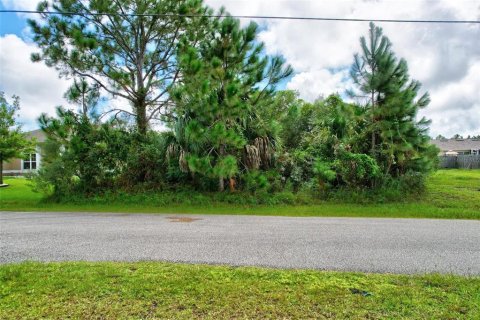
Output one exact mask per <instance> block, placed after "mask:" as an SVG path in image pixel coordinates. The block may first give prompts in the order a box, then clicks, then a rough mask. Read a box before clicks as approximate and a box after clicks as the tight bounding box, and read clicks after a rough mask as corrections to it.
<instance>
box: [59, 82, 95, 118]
mask: <svg viewBox="0 0 480 320" xmlns="http://www.w3.org/2000/svg"><path fill="white" fill-rule="evenodd" d="M65 98H66V99H67V101H69V102H71V103H74V104H77V105H78V106H79V109H80V114H81V115H82V116H84V117H86V118H88V117H96V114H95V112H96V110H95V107H96V106H97V103H98V101H99V99H100V86H99V85H98V84H97V83H94V84H89V83H88V81H87V80H85V78H80V79H74V81H73V84H72V86H71V87H70V88H69V89H68V90H67V92H66V93H65Z"/></svg>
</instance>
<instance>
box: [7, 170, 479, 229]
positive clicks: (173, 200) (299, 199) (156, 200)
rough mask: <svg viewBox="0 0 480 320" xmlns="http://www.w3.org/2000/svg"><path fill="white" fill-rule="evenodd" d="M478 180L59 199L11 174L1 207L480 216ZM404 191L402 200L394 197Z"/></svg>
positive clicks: (465, 176)
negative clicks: (419, 190)
mask: <svg viewBox="0 0 480 320" xmlns="http://www.w3.org/2000/svg"><path fill="white" fill-rule="evenodd" d="M479 181H480V171H478V170H476V171H475V170H472V171H468V170H440V171H438V172H436V173H434V174H433V175H432V176H429V177H428V179H427V188H426V191H425V193H424V194H422V195H421V196H415V195H407V194H406V193H405V192H401V193H399V194H394V195H388V193H390V192H392V190H391V189H388V188H387V189H385V190H386V191H384V192H383V194H382V193H379V192H377V193H375V194H372V193H371V191H369V190H357V191H352V190H345V191H343V190H337V191H336V192H335V194H334V196H332V197H330V199H329V200H319V199H316V198H313V197H312V196H310V195H308V194H304V193H303V192H298V193H296V194H294V193H292V192H280V193H274V194H267V193H262V192H258V191H257V193H256V194H252V193H250V192H235V193H228V192H224V193H218V192H209V193H206V192H199V191H192V190H183V191H181V190H176V191H174V192H173V191H170V192H161V193H159V192H156V191H148V192H139V193H136V194H129V193H124V192H116V193H109V194H103V195H98V196H94V197H85V196H84V195H81V194H80V195H70V196H68V197H64V198H62V199H61V200H60V201H54V200H53V199H51V198H50V199H45V198H43V197H42V195H41V194H40V193H35V192H32V190H31V188H30V186H29V182H28V181H27V180H25V179H20V178H7V180H6V182H7V183H9V184H10V186H11V187H9V188H3V189H0V210H10V211H88V212H94V211H97V212H123V213H125V212H131V213H135V212H138V213H142V212H144V213H197V214H251V215H283V216H298V217H301V216H327V217H332V216H336V217H389V218H441V219H477V220H479V219H480V191H479V190H480V184H479ZM379 190H382V189H379ZM402 195H403V197H402V198H401V200H397V201H392V199H393V198H395V199H398V198H400V197H401V196H402ZM369 199H370V200H369Z"/></svg>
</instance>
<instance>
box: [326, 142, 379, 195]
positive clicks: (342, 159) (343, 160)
mask: <svg viewBox="0 0 480 320" xmlns="http://www.w3.org/2000/svg"><path fill="white" fill-rule="evenodd" d="M333 167H334V168H335V171H336V172H337V174H338V176H339V177H340V179H341V180H342V181H343V182H344V183H345V184H346V185H347V186H348V187H351V188H355V189H358V188H362V187H369V186H372V185H373V183H374V181H375V179H376V178H377V177H378V176H379V175H380V168H379V167H378V165H377V164H376V162H375V160H374V159H373V158H372V157H370V156H368V155H366V154H357V153H352V152H348V151H340V152H338V159H337V160H335V161H334V163H333Z"/></svg>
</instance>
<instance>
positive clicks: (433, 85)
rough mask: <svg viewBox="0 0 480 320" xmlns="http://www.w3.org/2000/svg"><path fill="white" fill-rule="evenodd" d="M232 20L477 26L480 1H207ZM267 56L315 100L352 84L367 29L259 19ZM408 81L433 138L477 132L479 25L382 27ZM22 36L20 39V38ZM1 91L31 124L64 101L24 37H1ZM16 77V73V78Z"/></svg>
mask: <svg viewBox="0 0 480 320" xmlns="http://www.w3.org/2000/svg"><path fill="white" fill-rule="evenodd" d="M0 1H1V2H2V4H3V5H4V7H6V8H16V9H35V7H36V3H37V0H20V1H19V0H0ZM206 3H207V4H209V5H210V6H212V7H214V8H219V7H220V6H222V5H223V6H225V7H226V8H227V10H228V11H229V12H230V13H232V14H238V15H281V16H316V17H342V18H348V17H350V18H366V19H369V18H380V19H389V18H392V19H455V20H460V19H462V20H479V19H480V2H479V1H464V0H443V1H442V0H438V1H421V0H401V1H400V0H396V1H389V0H363V1H347V0H323V1H320V0H317V1H313V0H312V1H301V0H290V1H281V0H268V1H267V0H264V1H261V0H231V1H228V0H207V1H206ZM258 22H259V23H261V24H262V27H263V28H262V30H263V31H262V32H261V34H260V39H261V40H262V41H264V42H265V44H266V49H267V52H268V53H270V54H282V55H283V56H284V57H285V58H286V59H287V61H288V63H290V64H291V65H292V66H293V68H294V69H295V71H296V74H295V75H294V76H293V77H292V79H291V80H290V82H289V83H288V84H287V88H288V89H292V90H297V91H298V92H299V93H300V95H301V96H302V98H304V99H306V100H310V101H313V100H314V99H316V98H317V97H319V96H326V95H329V94H330V93H334V92H339V93H343V92H344V90H345V89H346V88H348V87H350V86H351V82H350V81H349V79H348V68H349V66H350V64H351V63H352V59H353V54H354V53H355V52H358V51H359V37H360V36H362V35H365V34H366V33H367V30H368V23H357V22H320V21H319V22H312V21H286V20H283V21H258ZM381 26H382V27H383V28H384V31H385V34H386V35H387V36H388V37H389V38H390V40H391V41H392V42H393V49H394V51H395V52H396V53H397V55H398V56H399V57H403V58H405V59H406V60H407V62H408V65H409V68H410V74H411V76H412V78H414V79H417V80H419V81H421V82H422V83H423V89H424V90H428V91H429V92H430V94H431V98H432V103H431V104H430V106H429V107H428V108H427V109H425V110H423V111H422V113H421V115H424V116H426V117H427V118H429V119H432V121H433V122H432V125H431V135H432V136H435V135H437V134H443V135H446V136H452V135H453V134H455V133H460V134H464V135H468V134H480V44H479V43H480V25H438V24H422V25H419V24H387V23H384V24H381ZM24 38H26V37H24ZM0 41H1V42H0V48H1V50H0V65H1V78H0V80H1V81H0V90H3V91H5V92H6V93H7V95H11V94H13V93H15V94H17V95H20V96H21V98H22V106H23V108H22V118H25V121H31V119H34V118H35V117H37V116H38V115H39V114H40V113H41V112H45V111H46V112H51V111H52V110H53V107H54V106H55V105H58V104H60V103H65V102H64V101H62V95H63V91H64V89H65V88H66V87H67V84H66V83H65V81H64V80H59V79H58V77H57V73H56V72H55V71H54V70H52V69H49V68H47V67H44V66H43V65H41V64H32V63H31V62H30V61H29V58H28V57H29V53H30V52H31V51H33V50H34V49H35V46H34V45H33V44H29V43H28V39H21V38H19V37H18V36H13V35H8V36H2V37H1V38H0ZM14 71H15V72H14Z"/></svg>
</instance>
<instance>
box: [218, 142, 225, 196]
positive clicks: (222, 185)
mask: <svg viewBox="0 0 480 320" xmlns="http://www.w3.org/2000/svg"><path fill="white" fill-rule="evenodd" d="M218 154H219V156H220V157H223V156H224V155H225V146H224V145H223V144H221V145H220V148H219V150H218ZM217 161H218V159H217ZM223 178H224V177H218V191H220V192H223V191H224V190H225V181H224V179H223Z"/></svg>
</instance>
